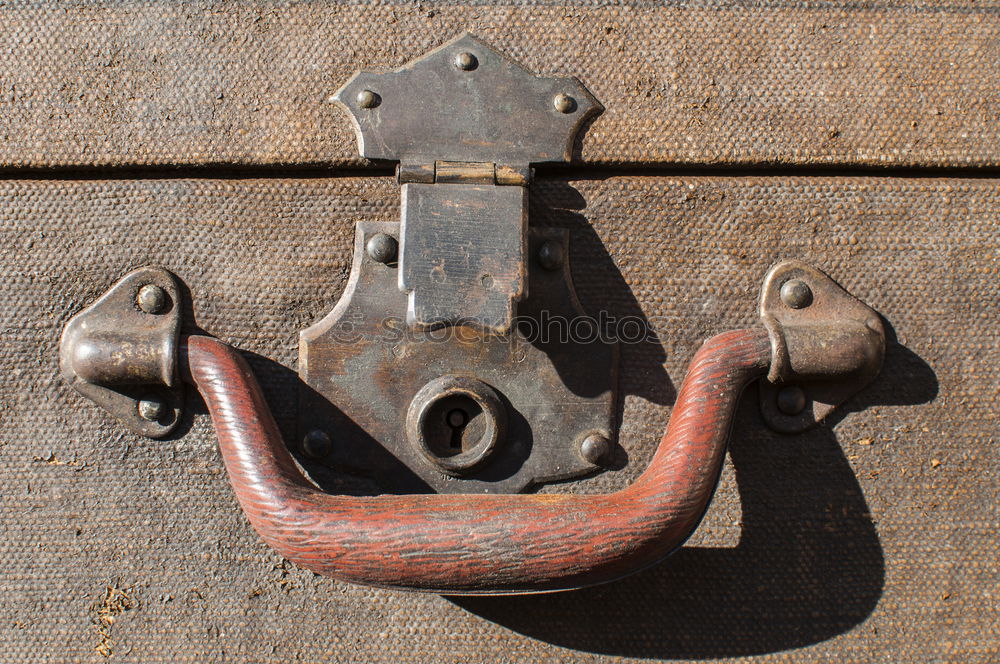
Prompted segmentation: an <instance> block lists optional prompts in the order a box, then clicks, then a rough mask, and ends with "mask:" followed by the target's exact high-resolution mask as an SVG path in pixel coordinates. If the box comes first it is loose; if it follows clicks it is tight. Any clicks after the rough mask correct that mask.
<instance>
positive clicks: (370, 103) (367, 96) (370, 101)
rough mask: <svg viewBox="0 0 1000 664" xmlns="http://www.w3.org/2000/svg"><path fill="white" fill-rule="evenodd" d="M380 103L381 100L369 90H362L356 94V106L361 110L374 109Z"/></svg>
mask: <svg viewBox="0 0 1000 664" xmlns="http://www.w3.org/2000/svg"><path fill="white" fill-rule="evenodd" d="M381 103H382V98H381V97H379V96H378V95H377V94H375V93H374V92H372V91H371V90H362V91H361V92H359V93H358V106H360V107H361V108H375V107H376V106H378V105H379V104H381Z"/></svg>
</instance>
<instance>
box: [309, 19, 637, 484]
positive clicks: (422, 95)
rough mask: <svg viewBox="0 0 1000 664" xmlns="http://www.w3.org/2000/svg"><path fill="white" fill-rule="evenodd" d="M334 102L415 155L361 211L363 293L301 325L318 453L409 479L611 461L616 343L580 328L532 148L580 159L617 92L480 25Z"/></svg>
mask: <svg viewBox="0 0 1000 664" xmlns="http://www.w3.org/2000/svg"><path fill="white" fill-rule="evenodd" d="M333 101H335V102H338V103H339V104H340V105H341V106H342V107H343V108H344V109H346V110H347V112H348V113H349V114H350V116H351V118H352V120H353V121H354V125H355V129H356V131H357V137H358V150H359V151H360V153H361V155H362V156H364V157H367V158H369V159H382V160H394V161H397V162H399V166H398V169H397V178H398V180H399V183H400V185H401V197H402V206H401V208H402V217H401V220H400V223H386V222H361V223H359V224H358V227H357V236H356V242H355V249H354V264H353V268H352V271H351V278H350V282H349V285H348V287H347V290H346V292H345V293H344V295H343V297H342V298H341V300H340V302H339V303H338V304H337V306H336V307H335V309H334V310H333V311H332V312H331V313H330V314H329V315H328V316H327V317H326V318H324V319H323V320H322V321H320V322H319V323H317V324H316V325H314V326H313V327H311V328H309V329H307V330H305V331H303V333H302V336H301V341H300V346H299V375H300V377H301V378H302V381H303V386H304V387H303V392H302V395H301V401H300V415H299V424H300V427H299V428H300V436H301V438H300V439H301V440H302V441H303V451H305V452H306V453H307V454H309V455H311V456H312V457H313V458H317V457H319V458H321V459H322V460H323V461H325V462H328V463H329V464H332V465H334V466H337V467H339V468H343V469H347V470H349V471H352V472H358V473H365V474H370V475H373V476H375V477H376V478H377V479H378V480H379V482H380V484H381V485H382V486H383V487H385V488H386V489H387V490H389V491H400V492H406V493H413V492H426V491H436V492H441V493H448V492H451V493H484V492H495V493H513V492H517V491H522V490H525V489H527V488H528V487H530V486H532V485H535V484H538V483H542V482H549V481H554V480H562V479H568V478H571V477H576V476H579V475H583V474H586V473H591V472H594V471H596V470H599V469H600V468H602V467H604V466H608V465H610V464H612V463H613V460H614V458H615V448H614V442H613V441H614V431H613V426H612V424H613V415H614V399H615V397H614V387H615V381H616V369H617V363H618V359H617V358H618V350H617V346H616V344H615V343H614V341H613V340H610V339H607V338H605V337H603V336H601V335H599V334H598V335H593V336H591V337H590V338H586V339H579V338H575V337H572V338H571V334H570V328H571V326H572V325H574V324H578V323H579V321H580V320H581V319H583V318H585V316H584V312H583V310H582V309H581V307H580V305H579V302H578V300H577V298H576V293H575V291H574V290H573V284H572V281H571V279H570V272H569V265H568V259H567V258H566V257H567V256H568V251H567V250H568V239H569V238H568V234H567V233H565V232H563V231H557V230H546V231H542V230H533V231H530V232H529V230H528V195H529V190H530V184H531V179H532V168H531V165H532V164H535V163H539V162H552V161H568V160H569V159H570V157H571V153H572V150H573V145H574V142H575V138H576V135H577V132H578V131H579V130H580V127H581V126H582V125H583V123H584V122H585V121H586V120H587V119H588V118H590V117H592V116H594V115H595V114H597V113H598V112H600V111H601V110H602V107H601V105H600V103H598V101H597V100H596V99H595V98H594V97H593V96H592V95H591V94H590V93H589V92H588V91H587V90H586V88H584V87H583V85H582V84H581V83H580V82H579V81H578V80H576V79H575V78H565V77H564V78H546V77H540V76H536V75H534V74H533V73H531V72H529V71H527V70H526V69H524V68H523V67H521V66H520V65H519V64H517V63H516V62H513V61H512V60H509V59H508V58H506V57H504V56H502V55H501V54H499V53H497V52H496V51H494V50H493V49H492V48H490V47H489V46H488V45H486V44H485V43H483V42H482V41H480V40H478V39H476V38H475V37H472V36H470V35H463V36H461V37H459V38H458V39H455V40H453V41H451V42H449V43H446V44H444V45H443V46H441V47H439V48H437V49H434V50H433V51H431V52H430V53H427V54H426V55H424V56H422V57H420V58H417V59H416V60H414V61H412V62H409V63H407V64H405V65H403V66H402V67H399V68H397V69H395V70H393V71H387V72H368V71H362V72H359V73H358V74H356V75H355V76H354V77H353V78H352V79H351V80H350V81H348V82H347V83H346V84H345V85H344V86H343V87H342V88H341V89H340V90H339V91H338V92H337V93H336V94H335V95H334V96H333ZM538 252H541V255H542V256H544V258H543V259H539V257H538ZM397 257H398V262H397V260H396V259H397ZM529 257H530V259H529ZM553 320H555V321H556V323H555V324H556V325H557V326H560V327H559V329H553V328H552V327H546V325H545V322H544V321H550V322H551V321H553ZM597 328H598V326H597V325H596V324H594V325H591V326H589V327H588V329H595V330H596V329H597ZM577 329H579V327H578V328H577ZM552 333H554V334H555V335H556V336H555V338H551V337H549V336H548V335H549V334H552ZM562 337H565V338H562Z"/></svg>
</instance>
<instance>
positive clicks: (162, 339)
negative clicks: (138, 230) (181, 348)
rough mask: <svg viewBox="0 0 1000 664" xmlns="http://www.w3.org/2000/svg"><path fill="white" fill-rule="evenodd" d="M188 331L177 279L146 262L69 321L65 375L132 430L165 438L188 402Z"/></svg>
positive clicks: (62, 356) (62, 353)
mask: <svg viewBox="0 0 1000 664" xmlns="http://www.w3.org/2000/svg"><path fill="white" fill-rule="evenodd" d="M180 329H181V290H180V285H179V283H178V281H177V278H176V277H175V276H174V275H173V274H171V273H170V272H167V271H166V270H164V269H161V268H157V267H142V268H139V269H138V270H135V271H133V272H130V273H129V274H127V275H125V276H124V277H122V279H121V280H119V281H118V283H116V284H115V285H114V286H112V287H111V288H110V289H109V290H108V292H107V293H105V294H104V295H102V296H101V297H100V299H98V300H97V301H96V302H94V303H93V304H91V305H90V306H89V307H87V308H86V309H84V310H83V311H81V312H80V313H78V314H77V315H75V316H73V318H71V319H70V321H69V322H68V323H67V324H66V328H65V329H64V330H63V335H62V341H61V342H60V346H59V366H60V369H61V371H62V375H63V377H64V378H65V379H66V380H67V381H68V382H69V383H70V385H72V386H73V388H74V389H75V390H76V391H77V392H79V393H80V394H82V395H84V396H85V397H87V398H88V399H90V400H92V401H94V402H95V403H97V405H99V406H101V407H102V408H104V409H105V410H106V411H108V412H109V413H111V414H112V415H114V416H115V417H117V418H118V419H119V420H121V421H122V422H123V423H124V424H125V426H127V427H128V428H129V429H131V430H132V431H134V432H136V433H138V434H141V435H143V436H148V437H150V438H162V437H163V436H166V435H168V434H170V432H172V431H173V430H174V428H175V427H176V426H177V423H178V422H179V421H180V418H181V410H182V406H183V404H184V393H183V387H182V384H181V382H180V380H179V379H178V372H177V361H178V352H177V340H178V336H179V334H180Z"/></svg>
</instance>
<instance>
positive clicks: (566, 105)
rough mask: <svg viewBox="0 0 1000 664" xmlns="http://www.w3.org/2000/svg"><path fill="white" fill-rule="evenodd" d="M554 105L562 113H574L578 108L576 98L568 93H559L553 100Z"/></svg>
mask: <svg viewBox="0 0 1000 664" xmlns="http://www.w3.org/2000/svg"><path fill="white" fill-rule="evenodd" d="M552 105H553V106H555V108H556V110H557V111H559V112H560V113H572V112H573V111H575V110H576V100H575V99H573V98H572V97H570V96H569V95H567V94H563V93H559V94H557V95H556V96H555V99H553V100H552Z"/></svg>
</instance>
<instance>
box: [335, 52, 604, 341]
mask: <svg viewBox="0 0 1000 664" xmlns="http://www.w3.org/2000/svg"><path fill="white" fill-rule="evenodd" d="M333 100H334V101H336V102H339V103H340V104H341V105H342V106H343V107H344V108H346V109H347V111H348V112H349V113H350V115H351V118H352V119H353V120H354V125H355V130H356V133H357V137H358V150H359V152H360V153H361V155H362V156H363V157H367V158H369V159H383V160H392V161H398V162H399V171H398V173H399V182H400V184H401V185H402V189H403V191H402V196H403V218H402V226H401V229H400V233H401V236H400V250H399V263H400V271H399V288H400V290H402V291H403V292H404V293H407V294H408V298H409V299H408V304H407V323H408V325H410V326H411V327H414V328H433V327H439V326H444V325H457V324H463V325H473V326H477V327H480V328H481V329H483V330H485V331H488V332H493V333H497V334H507V333H508V332H509V331H510V328H511V324H512V321H513V319H514V316H515V315H516V313H515V312H516V303H517V302H518V301H519V300H521V299H523V298H524V296H525V282H526V276H525V233H526V230H527V206H528V197H527V186H528V183H529V182H530V179H531V175H530V173H531V171H530V165H531V164H534V163H540V162H559V161H568V160H569V159H570V157H571V154H572V149H573V144H574V140H575V138H576V134H577V132H578V130H579V129H580V127H581V126H582V124H583V123H584V121H586V120H587V119H588V118H589V117H591V116H593V115H595V114H597V113H598V112H600V111H601V110H602V106H601V105H600V103H599V102H598V101H597V100H596V99H595V98H594V97H593V96H592V95H591V94H590V93H589V92H588V91H587V89H586V88H585V87H583V85H582V84H581V83H580V82H579V81H578V80H577V79H575V78H546V77H539V76H535V75H534V74H532V73H531V72H529V71H527V70H526V69H524V68H523V67H521V66H520V65H519V64H517V63H515V62H513V61H512V60H509V59H507V58H505V57H503V56H502V55H500V54H499V53H497V52H496V51H494V50H493V49H492V48H490V47H489V46H487V45H486V44H485V43H483V42H482V41H480V40H478V39H476V38H475V37H472V36H470V35H464V36H462V37H459V38H458V39H455V40H454V41H452V42H449V43H447V44H444V45H443V46H441V47H439V48H437V49H435V50H433V51H431V52H430V53H427V54H426V55H424V56H422V57H420V58H417V59H416V60H414V61H412V62H409V63H407V64H405V65H403V66H402V67H400V68H398V69H395V70H393V71H389V72H384V73H376V72H367V71H363V72H360V73H358V74H357V75H355V76H354V78H352V79H351V80H350V81H348V82H347V84H346V85H344V87H343V88H341V89H340V90H339V91H338V92H337V93H336V94H335V95H334V97H333Z"/></svg>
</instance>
